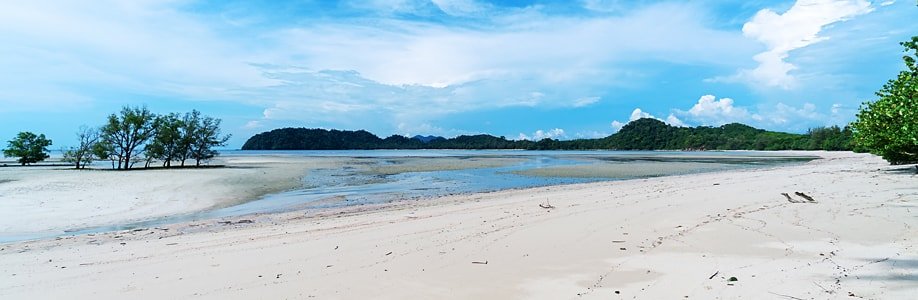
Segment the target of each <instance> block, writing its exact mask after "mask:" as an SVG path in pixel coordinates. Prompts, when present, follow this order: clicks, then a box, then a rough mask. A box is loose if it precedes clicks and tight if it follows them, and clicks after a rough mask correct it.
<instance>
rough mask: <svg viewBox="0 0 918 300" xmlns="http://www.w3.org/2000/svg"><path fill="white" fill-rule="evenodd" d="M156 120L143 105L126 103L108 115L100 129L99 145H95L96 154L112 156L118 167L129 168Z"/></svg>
mask: <svg viewBox="0 0 918 300" xmlns="http://www.w3.org/2000/svg"><path fill="white" fill-rule="evenodd" d="M156 119H157V117H156V115H155V114H153V113H151V112H150V110H149V109H147V108H146V107H130V106H125V107H123V108H122V109H121V112H120V113H119V114H111V115H109V116H108V122H106V123H105V125H103V126H102V128H101V129H100V134H101V135H100V137H101V138H100V142H99V144H100V145H99V146H97V147H95V149H94V150H95V152H96V153H95V154H97V156H98V157H99V158H103V159H111V160H112V164H113V165H115V163H117V168H118V169H130V168H131V167H132V166H133V165H134V164H135V163H136V162H137V161H139V160H140V158H141V153H143V151H144V148H143V147H144V145H145V144H146V143H147V141H149V140H150V138H152V137H153V134H154V133H155V131H154V130H155V128H156V127H155V125H156Z"/></svg>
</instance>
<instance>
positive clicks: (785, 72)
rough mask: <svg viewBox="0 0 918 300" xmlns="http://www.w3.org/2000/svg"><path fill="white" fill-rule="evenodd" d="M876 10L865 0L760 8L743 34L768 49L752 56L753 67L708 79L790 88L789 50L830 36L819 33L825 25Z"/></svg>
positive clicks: (802, 0)
mask: <svg viewBox="0 0 918 300" xmlns="http://www.w3.org/2000/svg"><path fill="white" fill-rule="evenodd" d="M872 10H873V8H872V7H871V5H870V2H868V1H866V0H798V1H797V2H796V3H794V5H793V6H792V7H791V8H790V9H788V10H787V11H786V12H784V13H783V14H778V13H776V12H775V11H773V10H771V9H763V10H760V11H759V12H758V13H756V15H755V16H754V17H753V18H752V20H750V21H749V22H747V23H746V24H744V25H743V35H745V36H746V37H748V38H751V39H755V40H756V41H759V42H761V43H762V44H765V46H766V48H767V50H766V51H765V52H761V53H759V54H756V55H755V56H754V57H753V60H755V61H756V62H757V63H758V66H756V67H755V68H753V69H743V70H740V71H739V72H738V73H737V74H735V75H733V76H727V77H717V78H713V79H710V80H709V81H725V82H735V81H741V82H745V83H749V84H751V85H755V86H760V87H779V88H783V89H791V88H793V87H795V86H796V84H797V79H796V78H795V77H794V75H793V74H792V73H791V72H792V71H794V70H796V69H797V66H795V65H794V64H792V63H790V62H788V61H787V59H788V57H789V55H790V52H791V51H793V50H796V49H800V48H803V47H807V46H809V45H812V44H815V43H819V42H821V41H824V40H826V39H828V37H824V36H820V35H819V33H820V32H821V31H822V30H823V29H824V28H825V27H826V26H829V25H831V24H834V23H837V22H843V21H846V20H849V19H851V18H854V17H856V16H858V15H863V14H866V13H869V12H871V11H872Z"/></svg>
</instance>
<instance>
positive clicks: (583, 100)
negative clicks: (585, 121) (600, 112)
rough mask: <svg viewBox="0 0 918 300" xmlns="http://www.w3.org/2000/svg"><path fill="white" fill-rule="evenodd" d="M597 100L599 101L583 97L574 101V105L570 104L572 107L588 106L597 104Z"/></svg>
mask: <svg viewBox="0 0 918 300" xmlns="http://www.w3.org/2000/svg"><path fill="white" fill-rule="evenodd" d="M599 99H600V98H599V97H583V98H580V99H576V100H574V103H573V104H572V106H573V107H586V106H590V105H593V104H595V103H596V102H599Z"/></svg>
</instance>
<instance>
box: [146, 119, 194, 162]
mask: <svg viewBox="0 0 918 300" xmlns="http://www.w3.org/2000/svg"><path fill="white" fill-rule="evenodd" d="M155 123H156V124H155V125H154V127H155V128H156V130H155V132H156V133H155V134H154V135H153V139H152V140H151V141H150V144H149V145H147V147H146V155H147V157H149V158H155V159H158V160H160V161H162V162H163V167H171V166H172V161H175V160H178V159H180V157H182V156H183V155H184V154H185V153H186V152H187V151H188V147H186V146H185V143H184V140H186V139H187V137H186V134H184V131H183V130H182V129H183V127H185V124H184V120H183V119H182V118H179V115H178V114H175V113H171V114H168V115H165V116H162V117H159V118H157V119H156V122H155Z"/></svg>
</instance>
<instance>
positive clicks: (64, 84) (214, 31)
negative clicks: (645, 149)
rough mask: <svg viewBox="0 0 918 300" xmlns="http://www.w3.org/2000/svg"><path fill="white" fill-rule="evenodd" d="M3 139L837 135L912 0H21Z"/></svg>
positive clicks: (7, 70)
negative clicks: (177, 131)
mask: <svg viewBox="0 0 918 300" xmlns="http://www.w3.org/2000/svg"><path fill="white" fill-rule="evenodd" d="M0 6H2V9H0V70H3V72H0V139H2V140H7V139H9V138H12V137H13V136H14V135H15V133H16V132H19V131H25V130H28V131H33V132H39V133H45V134H46V135H48V136H49V137H50V138H52V139H53V140H55V145H54V146H52V148H58V147H61V146H69V145H72V144H73V142H74V140H75V139H74V133H75V132H76V129H77V128H79V127H80V126H82V125H86V126H96V125H99V124H101V123H102V121H103V120H104V118H105V116H106V115H108V114H110V113H113V112H116V111H117V110H119V108H120V107H121V106H124V105H147V106H148V107H149V108H150V109H151V110H153V111H155V112H159V113H167V112H184V111H189V110H191V109H198V110H201V111H202V112H204V113H205V114H207V115H210V116H214V117H218V118H221V119H223V122H224V126H223V127H224V131H225V132H227V133H231V134H233V136H234V137H233V139H232V140H231V141H230V147H239V146H240V145H241V144H242V143H243V142H244V141H245V139H247V138H248V137H249V136H251V135H253V134H255V133H258V132H262V131H266V130H270V129H274V128H280V127H290V126H294V127H322V128H337V129H367V130H370V131H371V132H374V133H376V134H378V135H380V136H387V135H389V134H404V135H415V134H423V135H427V134H433V135H443V136H454V135H458V134H472V133H490V134H494V135H503V136H506V137H508V138H512V139H519V138H528V139H538V138H544V137H554V138H561V139H571V138H580V137H588V138H592V137H601V136H606V135H609V134H611V133H613V132H615V131H617V130H618V128H620V127H621V126H622V125H623V124H625V123H627V122H628V121H629V120H633V119H636V118H640V117H655V118H659V119H661V120H664V121H666V122H668V123H670V124H673V125H678V126H697V125H711V126H716V125H721V124H724V123H729V122H742V123H746V124H750V125H752V126H756V127H760V128H766V129H770V130H780V131H790V132H804V131H805V130H806V129H807V128H810V127H816V126H825V125H844V124H846V123H848V122H850V121H851V120H852V119H853V118H854V115H855V113H856V111H857V107H858V105H859V104H860V103H861V102H863V101H866V100H871V99H874V96H873V92H875V91H876V90H877V89H879V88H880V87H881V86H882V85H883V83H884V82H886V80H888V79H890V78H892V77H893V76H895V74H896V73H897V72H898V70H900V69H901V68H902V67H903V66H902V62H901V56H902V49H901V47H900V46H899V44H898V42H899V41H903V40H905V39H907V38H909V37H910V36H912V35H918V22H915V21H914V20H918V7H916V6H915V2H914V1H902V0H900V1H872V2H871V1H865V0H846V1H833V0H800V1H691V2H690V3H685V2H682V1H615V0H584V1H523V0H519V1H483V0H367V1H337V2H336V1H318V0H315V1H311V0H298V1H280V0H278V1H194V0H162V1H151V0H135V1H106V0H99V1H44V0H34V1H17V2H15V3H12V2H11V3H4V4H2V5H0Z"/></svg>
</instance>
